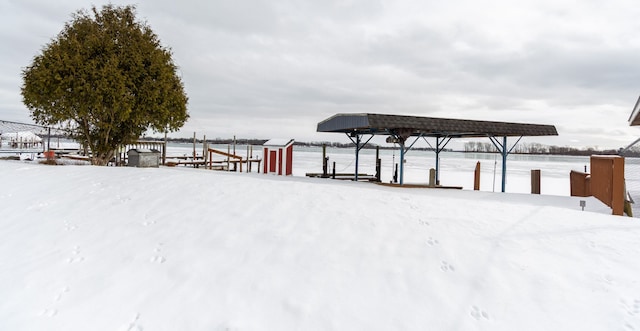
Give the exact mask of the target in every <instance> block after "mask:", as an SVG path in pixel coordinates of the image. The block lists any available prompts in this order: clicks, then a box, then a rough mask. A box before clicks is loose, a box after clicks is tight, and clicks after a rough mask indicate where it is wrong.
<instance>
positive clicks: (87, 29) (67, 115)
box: [22, 5, 189, 165]
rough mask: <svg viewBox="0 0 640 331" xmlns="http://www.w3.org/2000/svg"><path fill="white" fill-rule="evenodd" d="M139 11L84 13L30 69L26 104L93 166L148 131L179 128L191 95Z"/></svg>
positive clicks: (110, 7) (37, 119)
mask: <svg viewBox="0 0 640 331" xmlns="http://www.w3.org/2000/svg"><path fill="white" fill-rule="evenodd" d="M135 14H136V13H135V7H134V6H125V7H116V6H114V5H106V6H104V7H102V9H101V10H98V9H96V7H93V8H92V10H91V11H78V12H76V13H75V14H74V15H73V16H72V20H71V21H70V22H68V23H66V24H65V27H64V29H63V30H62V31H61V32H60V33H59V34H58V36H57V37H56V38H54V39H52V40H51V42H50V43H49V44H47V45H46V46H45V47H44V49H43V50H42V53H41V54H39V55H37V56H36V57H35V58H34V59H33V63H32V64H31V65H30V66H28V67H27V68H25V69H24V70H23V72H22V76H23V80H24V82H23V86H22V97H23V102H24V104H25V105H26V106H27V108H28V109H29V111H30V112H31V117H32V118H33V119H34V121H35V122H36V123H38V124H42V125H63V126H65V127H67V128H68V129H69V130H70V133H71V134H72V135H73V136H74V137H75V138H76V139H79V140H80V141H81V142H83V143H84V145H85V146H86V147H88V148H89V149H91V155H92V163H93V164H101V165H104V164H106V163H107V162H108V161H109V160H110V159H111V157H112V156H113V152H114V150H115V149H116V148H117V147H118V146H119V145H122V144H127V143H132V142H134V141H136V140H137V139H138V137H140V136H141V135H142V134H143V133H144V132H146V131H147V130H149V129H151V130H153V131H155V132H165V131H176V130H178V129H179V128H180V127H182V125H184V123H185V121H186V120H187V119H188V117H189V115H188V114H187V96H186V94H185V92H184V87H183V84H182V81H181V79H180V77H179V76H178V74H177V70H178V68H177V66H176V65H175V64H174V63H173V60H172V58H171V50H170V49H168V48H165V47H163V46H162V45H161V44H160V41H159V39H158V37H157V36H156V35H155V34H154V33H153V31H151V28H150V27H149V26H148V25H147V24H146V23H142V22H138V21H136V17H135Z"/></svg>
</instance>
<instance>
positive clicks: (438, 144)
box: [436, 137, 440, 185]
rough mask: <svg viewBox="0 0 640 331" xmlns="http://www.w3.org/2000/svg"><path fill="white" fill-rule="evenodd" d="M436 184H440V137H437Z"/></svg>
mask: <svg viewBox="0 0 640 331" xmlns="http://www.w3.org/2000/svg"><path fill="white" fill-rule="evenodd" d="M436 185H440V137H436Z"/></svg>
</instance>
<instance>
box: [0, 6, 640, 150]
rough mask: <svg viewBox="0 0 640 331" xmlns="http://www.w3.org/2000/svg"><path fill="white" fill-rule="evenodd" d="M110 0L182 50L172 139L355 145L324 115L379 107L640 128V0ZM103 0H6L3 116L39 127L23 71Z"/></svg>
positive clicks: (579, 134) (584, 130)
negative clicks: (329, 128) (181, 103)
mask: <svg viewBox="0 0 640 331" xmlns="http://www.w3.org/2000/svg"><path fill="white" fill-rule="evenodd" d="M112 3H114V4H135V5H136V6H137V12H138V17H139V18H140V19H141V20H145V21H147V23H148V24H149V25H150V26H151V28H152V29H153V30H154V31H155V32H156V34H157V35H158V36H159V38H160V40H161V41H162V42H163V44H164V45H166V46H168V47H170V48H171V49H172V50H173V54H174V60H175V62H176V64H177V65H178V66H179V67H180V71H181V75H182V78H183V81H184V83H185V88H186V92H187V94H188V96H189V105H188V109H189V113H190V115H191V118H190V120H189V122H188V123H187V124H186V125H185V126H184V127H183V129H182V130H181V131H180V132H179V133H177V134H173V136H184V137H189V136H192V135H193V132H194V131H196V132H197V135H198V137H202V135H207V138H216V137H220V138H230V137H232V136H234V135H236V136H238V137H243V138H264V139H267V138H273V137H280V138H295V139H296V140H300V141H322V140H329V141H343V142H344V141H348V139H347V138H346V137H345V136H344V135H341V134H331V133H317V132H316V125H317V123H318V122H320V121H322V120H324V119H326V118H328V117H330V116H332V115H334V114H336V113H352V112H357V113H364V112H369V113H385V114H402V115H416V116H430V117H445V118H458V119H478V120H492V121H507V122H525V123H537V124H553V125H555V126H556V128H557V129H558V132H559V136H558V137H551V138H540V137H531V138H525V139H524V141H526V142H541V143H545V144H551V145H559V146H576V147H598V148H619V147H624V146H626V145H627V144H629V143H631V142H632V141H634V140H635V139H637V138H638V137H640V127H629V125H628V122H627V120H628V118H629V115H630V114H631V111H632V109H633V106H634V105H635V102H636V101H637V99H638V96H639V94H640V88H638V83H639V82H640V19H639V18H640V6H638V3H637V1H634V0H606V1H593V0H580V1H579V0H532V1H518V0H492V1H477V0H450V1H441V0H438V1H431V0H417V1H405V0H393V1H386V0H385V1H375V0H362V1H361V0H345V1H334V0H322V1H320V0H310V1H295V0H277V1H273V0H264V1H262V0H249V1H242V0H229V1H193V0H185V1H168V0H153V1H151V0H139V1H138V2H134V3H131V2H122V1H119V0H117V1H112ZM92 4H95V5H97V6H102V5H103V4H104V3H100V2H94V3H92V2H86V1H73V0H60V1H50V0H19V1H17V0H3V1H1V2H0V18H1V19H0V44H1V45H2V47H1V51H0V68H1V70H0V114H1V115H0V119H2V120H10V121H19V122H29V123H31V122H32V121H31V119H30V117H29V113H28V110H27V109H26V108H25V106H24V105H23V104H22V101H21V100H22V99H21V96H20V86H21V84H22V79H21V70H22V68H24V67H25V66H27V65H29V64H30V62H31V61H32V59H33V57H34V56H35V55H36V54H38V53H39V52H40V50H41V49H42V47H43V46H44V45H46V44H47V43H48V42H49V41H50V39H51V38H53V37H55V36H56V35H57V34H58V32H59V31H60V30H61V29H62V28H63V25H64V23H65V22H68V21H69V20H70V18H71V14H72V13H73V12H75V11H77V10H78V9H88V8H90V7H91V5H92ZM159 136H160V135H159ZM487 141H488V140H487Z"/></svg>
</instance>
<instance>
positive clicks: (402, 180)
mask: <svg viewBox="0 0 640 331" xmlns="http://www.w3.org/2000/svg"><path fill="white" fill-rule="evenodd" d="M403 183H404V140H402V141H401V142H400V185H402V184H403Z"/></svg>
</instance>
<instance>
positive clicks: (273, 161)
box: [269, 151, 277, 172]
mask: <svg viewBox="0 0 640 331" xmlns="http://www.w3.org/2000/svg"><path fill="white" fill-rule="evenodd" d="M276 155H277V153H276V151H269V172H276Z"/></svg>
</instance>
